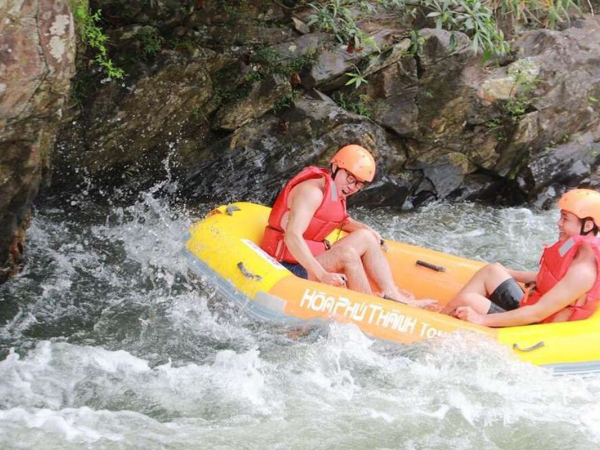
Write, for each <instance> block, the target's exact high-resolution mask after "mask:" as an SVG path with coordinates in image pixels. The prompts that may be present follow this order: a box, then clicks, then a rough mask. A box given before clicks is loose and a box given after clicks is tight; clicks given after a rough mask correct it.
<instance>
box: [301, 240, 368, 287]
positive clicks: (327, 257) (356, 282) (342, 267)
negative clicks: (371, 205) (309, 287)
mask: <svg viewBox="0 0 600 450" xmlns="http://www.w3.org/2000/svg"><path fill="white" fill-rule="evenodd" d="M344 239H345V238H344ZM340 242H341V241H340ZM315 258H316V260H317V261H319V263H320V264H321V265H322V266H323V268H324V269H325V270H326V271H327V272H334V273H343V274H344V275H346V278H347V281H346V283H347V286H348V288H349V289H352V290H353V291H358V292H364V293H365V294H372V293H373V291H372V289H371V285H370V284H369V279H368V278H367V274H366V272H365V268H364V266H363V262H362V260H361V258H360V255H359V254H358V252H357V251H356V250H355V249H354V248H352V247H351V246H346V245H334V246H333V247H332V248H331V249H329V250H327V251H326V252H325V253H322V254H320V255H318V256H316V257H315ZM311 279H312V278H311Z"/></svg>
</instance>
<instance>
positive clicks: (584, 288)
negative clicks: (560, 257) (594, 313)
mask: <svg viewBox="0 0 600 450" xmlns="http://www.w3.org/2000/svg"><path fill="white" fill-rule="evenodd" d="M596 276H597V273H596V263H595V258H594V255H593V253H592V251H591V249H590V248H589V247H587V248H585V247H582V248H581V249H580V251H579V254H578V255H577V256H576V257H575V259H574V260H573V263H572V264H571V267H570V268H569V270H568V272H567V274H566V275H565V276H564V277H563V279H562V280H560V281H559V282H558V283H557V284H556V286H554V287H553V288H552V289H551V290H550V291H548V292H547V293H546V294H545V295H544V296H543V297H542V298H540V300H539V301H538V302H537V303H535V304H534V305H526V306H523V307H520V308H517V309H515V310H513V311H507V312H504V313H498V314H487V315H481V314H477V313H475V312H474V311H473V310H472V309H471V308H469V307H464V306H463V307H459V308H457V310H456V316H457V317H458V318H459V319H463V320H467V321H469V322H473V323H478V324H480V325H485V326H488V327H509V326H518V325H529V324H532V323H538V322H540V321H542V320H544V319H545V318H547V317H549V316H551V315H552V314H554V313H556V312H558V311H560V310H561V309H564V308H565V307H567V306H569V305H570V304H572V303H573V302H574V301H576V300H577V299H579V298H580V297H582V296H583V295H584V294H585V293H586V292H588V291H589V290H590V289H591V288H592V287H593V286H594V283H595V281H596Z"/></svg>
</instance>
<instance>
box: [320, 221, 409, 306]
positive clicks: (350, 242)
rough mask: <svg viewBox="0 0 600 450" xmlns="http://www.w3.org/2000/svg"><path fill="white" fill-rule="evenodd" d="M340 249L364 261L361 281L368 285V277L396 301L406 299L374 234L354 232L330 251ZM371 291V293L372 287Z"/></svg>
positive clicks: (364, 231)
mask: <svg viewBox="0 0 600 450" xmlns="http://www.w3.org/2000/svg"><path fill="white" fill-rule="evenodd" d="M338 248H351V249H353V250H354V251H355V252H356V254H357V255H358V257H359V259H360V260H361V261H362V263H361V268H362V274H361V281H362V280H364V282H366V284H367V285H368V284H369V280H368V278H367V275H368V276H369V277H370V278H371V279H372V280H373V281H374V282H375V283H376V284H377V286H379V289H381V291H382V293H383V294H384V295H386V296H387V297H390V298H391V299H394V300H403V299H404V296H403V295H402V294H400V292H399V291H398V288H397V287H396V284H395V283H394V278H393V276H392V271H391V269H390V265H389V264H388V262H387V260H386V259H385V256H384V255H383V253H382V251H381V248H380V246H379V242H377V239H376V238H375V236H374V235H373V233H371V232H370V231H369V230H357V231H354V232H352V233H350V234H348V235H347V236H345V237H344V238H343V239H341V240H340V241H338V242H336V243H335V244H334V245H333V247H332V248H331V250H329V251H330V252H333V251H334V250H336V249H338ZM326 253H327V252H326ZM348 281H350V275H348ZM369 291H371V288H370V285H369ZM361 292H366V291H361Z"/></svg>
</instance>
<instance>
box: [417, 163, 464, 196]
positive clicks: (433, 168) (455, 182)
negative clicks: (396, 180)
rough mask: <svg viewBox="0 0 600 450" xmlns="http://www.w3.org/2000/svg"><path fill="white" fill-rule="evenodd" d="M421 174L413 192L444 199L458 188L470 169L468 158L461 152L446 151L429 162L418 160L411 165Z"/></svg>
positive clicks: (418, 194)
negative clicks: (445, 153) (419, 181)
mask: <svg viewBox="0 0 600 450" xmlns="http://www.w3.org/2000/svg"><path fill="white" fill-rule="evenodd" d="M412 168H413V169H416V170H419V171H421V172H422V174H423V180H422V181H421V183H420V184H419V186H418V187H417V190H416V192H415V194H416V195H417V196H421V197H423V196H425V197H426V198H435V199H445V198H446V197H448V196H449V195H450V194H451V193H452V192H454V191H455V190H456V189H458V188H459V187H460V186H461V184H462V182H463V179H464V176H465V174H467V173H469V171H470V164H469V161H468V158H467V157H466V156H465V155H463V154H462V153H448V154H447V155H444V156H441V157H436V158H435V159H433V160H432V161H430V162H427V161H419V162H418V163H416V164H415V165H414V167H412Z"/></svg>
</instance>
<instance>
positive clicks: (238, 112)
mask: <svg viewBox="0 0 600 450" xmlns="http://www.w3.org/2000/svg"><path fill="white" fill-rule="evenodd" d="M291 93H292V87H291V85H290V83H289V80H287V79H285V78H283V77H282V76H278V75H275V76H270V77H269V78H267V79H266V80H262V81H261V82H259V83H257V84H255V85H254V86H253V88H252V90H251V91H250V94H249V95H248V97H246V98H243V99H240V100H239V101H237V102H235V103H229V104H227V105H225V106H224V107H223V108H221V109H220V110H219V111H218V112H217V116H216V118H215V122H214V124H213V127H214V128H223V129H226V130H235V129H237V128H240V127H241V126H243V125H246V124H247V123H248V122H250V121H252V120H255V119H258V118H259V117H261V116H262V115H263V114H265V113H266V112H267V111H269V110H271V109H273V107H274V106H275V104H276V103H277V102H279V101H281V100H282V99H283V98H285V97H286V96H289V95H291Z"/></svg>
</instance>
